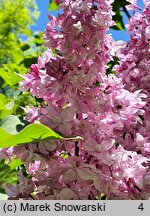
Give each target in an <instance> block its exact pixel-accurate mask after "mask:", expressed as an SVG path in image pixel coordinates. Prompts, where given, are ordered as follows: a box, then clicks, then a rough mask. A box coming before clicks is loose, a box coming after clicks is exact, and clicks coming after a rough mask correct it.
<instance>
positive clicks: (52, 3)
mask: <svg viewBox="0 0 150 216" xmlns="http://www.w3.org/2000/svg"><path fill="white" fill-rule="evenodd" d="M58 7H59V5H58V4H56V3H55V2H53V1H52V2H50V3H49V8H48V11H54V10H57V9H58Z"/></svg>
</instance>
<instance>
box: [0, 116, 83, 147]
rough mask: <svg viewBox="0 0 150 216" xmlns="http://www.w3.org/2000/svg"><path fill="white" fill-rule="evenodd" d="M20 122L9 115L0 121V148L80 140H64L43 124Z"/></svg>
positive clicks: (78, 138) (71, 138) (78, 137)
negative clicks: (60, 140) (51, 141)
mask: <svg viewBox="0 0 150 216" xmlns="http://www.w3.org/2000/svg"><path fill="white" fill-rule="evenodd" d="M26 124H27V122H23V121H21V120H20V119H19V118H18V117H17V116H13V115H9V116H7V117H6V118H4V119H3V120H2V121H1V127H0V135H1V139H0V148H7V147H11V146H17V145H23V144H28V143H33V142H40V141H43V140H57V139H63V140H68V141H69V140H81V139H82V137H80V136H76V137H68V138H64V137H62V136H60V135H58V134H57V133H56V132H54V131H53V130H51V129H50V128H49V127H47V126H45V125H43V124H37V123H35V124H29V125H27V126H26V127H24V126H25V125H26Z"/></svg>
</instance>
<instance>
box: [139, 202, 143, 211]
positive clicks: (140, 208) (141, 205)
mask: <svg viewBox="0 0 150 216" xmlns="http://www.w3.org/2000/svg"><path fill="white" fill-rule="evenodd" d="M138 209H139V210H141V211H143V210H144V206H143V203H141V204H140V205H139V207H138Z"/></svg>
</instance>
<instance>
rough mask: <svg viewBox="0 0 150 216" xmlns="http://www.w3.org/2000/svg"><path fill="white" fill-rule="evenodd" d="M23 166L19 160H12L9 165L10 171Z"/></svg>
mask: <svg viewBox="0 0 150 216" xmlns="http://www.w3.org/2000/svg"><path fill="white" fill-rule="evenodd" d="M22 164H23V162H22V161H21V159H14V160H12V161H11V162H10V163H9V166H10V170H11V171H12V170H14V169H16V168H17V167H19V166H21V165H22Z"/></svg>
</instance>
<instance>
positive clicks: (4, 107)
mask: <svg viewBox="0 0 150 216" xmlns="http://www.w3.org/2000/svg"><path fill="white" fill-rule="evenodd" d="M5 109H6V106H5V104H4V103H3V101H2V99H1V98H0V110H5Z"/></svg>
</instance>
